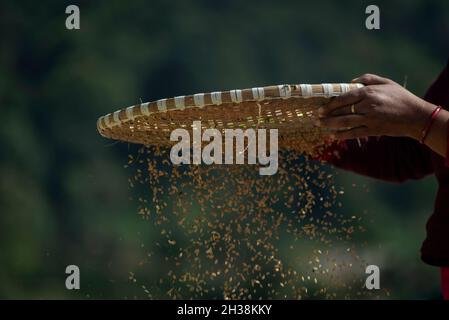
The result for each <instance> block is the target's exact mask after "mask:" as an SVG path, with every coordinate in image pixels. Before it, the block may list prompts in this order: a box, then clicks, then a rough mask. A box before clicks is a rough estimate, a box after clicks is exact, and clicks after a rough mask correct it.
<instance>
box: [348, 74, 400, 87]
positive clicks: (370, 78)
mask: <svg viewBox="0 0 449 320" xmlns="http://www.w3.org/2000/svg"><path fill="white" fill-rule="evenodd" d="M351 82H357V83H363V84H364V85H373V84H387V83H393V82H394V81H392V80H390V79H387V78H383V77H381V76H378V75H375V74H371V73H366V74H364V75H362V76H360V77H357V78H355V79H352V81H351Z"/></svg>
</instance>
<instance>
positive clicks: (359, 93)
mask: <svg viewBox="0 0 449 320" xmlns="http://www.w3.org/2000/svg"><path fill="white" fill-rule="evenodd" d="M364 96H365V92H364V90H363V88H358V89H354V90H351V91H349V92H347V93H345V94H342V95H341V96H336V97H333V98H332V99H331V101H330V102H329V103H328V104H326V105H324V106H321V107H320V108H319V109H318V114H319V115H320V116H326V115H328V114H329V113H331V112H332V111H334V110H336V109H338V108H341V107H343V106H347V105H351V104H355V103H357V102H359V101H360V100H362V99H363V97H364Z"/></svg>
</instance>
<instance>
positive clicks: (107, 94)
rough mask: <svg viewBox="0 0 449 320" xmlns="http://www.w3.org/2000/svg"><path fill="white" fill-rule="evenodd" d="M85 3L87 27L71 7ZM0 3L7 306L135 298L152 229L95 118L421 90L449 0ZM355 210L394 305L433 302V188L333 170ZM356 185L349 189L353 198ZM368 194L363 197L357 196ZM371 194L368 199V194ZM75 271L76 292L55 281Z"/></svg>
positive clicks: (121, 157)
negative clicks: (274, 88) (346, 88)
mask: <svg viewBox="0 0 449 320" xmlns="http://www.w3.org/2000/svg"><path fill="white" fill-rule="evenodd" d="M68 4H77V5H79V7H80V9H81V30H79V31H69V30H67V29H66V28H65V19H66V14H65V8H66V6H67V5H68ZM368 4H372V3H371V2H366V1H323V0H315V1H307V2H305V1H195V2H194V1H181V0H179V1H178V0H176V1H174V0H172V1H118V0H110V1H73V2H65V1H8V0H1V1H0V110H1V124H2V125H1V126H0V147H1V149H0V150H1V151H0V177H1V178H0V298H9V299H14V298H119V299H121V298H125V297H128V298H132V297H134V296H137V297H141V291H142V290H141V289H140V288H139V287H138V286H135V285H134V284H132V283H131V282H130V281H129V280H128V273H129V271H131V270H132V269H133V267H134V266H135V265H136V264H137V263H138V261H139V258H140V256H141V251H140V249H141V248H140V244H141V243H142V241H143V240H142V239H145V237H147V235H146V234H145V232H146V229H147V228H146V227H147V225H146V224H145V223H143V222H142V221H141V220H140V218H139V217H138V216H137V214H136V208H135V207H136V204H135V203H133V202H130V201H129V200H128V198H129V196H130V193H131V192H130V191H129V190H128V183H127V174H128V173H127V172H126V171H125V170H123V164H124V163H125V161H126V155H127V153H128V146H127V145H126V144H115V143H113V142H112V141H108V140H105V139H103V138H101V137H100V136H99V135H98V134H97V132H96V119H97V118H98V117H99V116H101V115H103V114H106V113H109V112H111V111H114V110H116V109H118V108H122V107H126V106H128V105H132V104H134V103H136V102H138V101H139V99H142V100H143V101H150V100H155V99H158V98H162V97H170V96H174V95H180V94H189V93H195V92H203V91H211V90H225V89H233V88H240V87H252V86H261V85H269V84H278V83H301V82H302V83H320V82H344V81H350V79H352V78H354V77H355V76H357V75H359V74H361V73H365V72H371V73H379V74H381V75H384V76H387V77H389V78H392V79H393V80H396V81H398V82H400V83H403V82H404V79H405V77H406V78H407V79H408V80H407V88H409V89H410V90H411V91H412V92H414V93H416V94H418V95H422V94H423V93H424V92H425V90H426V88H427V87H428V86H429V85H430V83H431V82H432V80H433V79H435V77H436V76H437V74H438V73H439V71H440V70H441V69H442V68H443V66H444V64H445V63H446V60H447V58H448V53H449V41H448V39H449V2H447V1H444V0H440V1H417V0H413V1H376V2H373V4H377V5H378V6H379V7H380V9H381V30H377V31H369V30H367V29H366V28H365V18H366V15H365V8H366V6H367V5H368ZM339 183H340V184H342V185H344V186H346V188H347V192H346V195H345V201H344V205H345V208H346V209H347V210H348V212H356V213H360V212H363V211H364V210H366V212H367V214H368V215H369V216H370V217H372V222H370V223H369V224H368V225H367V227H368V231H367V232H366V233H365V237H366V241H367V242H368V246H367V247H366V249H365V250H366V252H364V255H365V256H367V257H371V260H372V262H373V263H375V264H379V265H380V267H381V270H382V285H383V286H385V287H388V288H389V289H390V293H391V297H392V298H439V297H440V294H439V284H438V269H436V268H433V267H429V266H426V265H424V264H423V263H422V262H421V261H420V260H419V248H420V244H421V241H422V240H423V238H424V236H425V233H424V224H425V221H426V219H427V217H428V216H429V214H430V212H431V209H432V203H433V197H434V193H435V189H436V183H435V180H434V178H427V179H425V180H423V181H420V182H408V183H405V184H402V185H392V184H387V183H382V182H377V181H374V180H372V179H367V178H362V177H357V176H355V175H353V174H348V173H340V174H339ZM353 183H356V184H357V187H355V188H352V187H351V185H352V184H353ZM363 185H366V187H363ZM366 189H369V192H367V191H366ZM69 264H76V265H78V266H79V267H80V268H81V286H82V288H81V290H79V291H67V290H66V289H65V287H64V280H65V274H64V270H65V267H66V266H67V265H69Z"/></svg>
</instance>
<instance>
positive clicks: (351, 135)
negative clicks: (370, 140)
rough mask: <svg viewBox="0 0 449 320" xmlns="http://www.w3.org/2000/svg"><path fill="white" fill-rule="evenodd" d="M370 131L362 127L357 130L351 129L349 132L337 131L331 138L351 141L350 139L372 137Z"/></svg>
mask: <svg viewBox="0 0 449 320" xmlns="http://www.w3.org/2000/svg"><path fill="white" fill-rule="evenodd" d="M370 134H371V133H370V131H369V129H368V128H367V127H365V126H361V127H356V128H351V129H347V130H340V131H336V132H334V133H332V134H331V138H333V139H336V140H350V139H360V138H366V137H368V136H370Z"/></svg>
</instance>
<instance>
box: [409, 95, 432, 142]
mask: <svg viewBox="0 0 449 320" xmlns="http://www.w3.org/2000/svg"><path fill="white" fill-rule="evenodd" d="M436 108H438V106H436V105H434V104H432V103H429V102H427V101H424V100H421V99H420V101H419V103H418V105H417V108H416V110H417V112H416V119H415V121H413V122H411V123H410V125H409V126H408V134H407V135H408V136H409V137H411V138H413V139H415V140H418V141H421V139H422V135H423V131H424V130H426V127H427V126H428V125H429V122H430V121H431V117H432V114H433V112H434V111H435V110H436Z"/></svg>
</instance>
